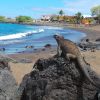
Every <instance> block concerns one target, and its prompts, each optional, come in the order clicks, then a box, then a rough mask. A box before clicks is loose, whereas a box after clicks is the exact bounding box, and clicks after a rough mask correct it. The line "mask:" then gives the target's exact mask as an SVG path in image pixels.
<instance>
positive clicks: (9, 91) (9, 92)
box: [0, 61, 18, 100]
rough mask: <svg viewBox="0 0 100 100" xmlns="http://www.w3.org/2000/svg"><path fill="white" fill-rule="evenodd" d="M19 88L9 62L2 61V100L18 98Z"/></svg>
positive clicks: (0, 90) (0, 64)
mask: <svg viewBox="0 0 100 100" xmlns="http://www.w3.org/2000/svg"><path fill="white" fill-rule="evenodd" d="M17 88H18V87H17V84H16V81H15V79H14V77H13V76H12V73H11V71H10V67H9V65H8V62H6V61H0V100H18V98H17V94H16V93H17Z"/></svg>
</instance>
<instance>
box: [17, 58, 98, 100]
mask: <svg viewBox="0 0 100 100" xmlns="http://www.w3.org/2000/svg"><path fill="white" fill-rule="evenodd" d="M88 71H89V74H90V76H91V78H92V79H93V80H94V81H95V80H96V74H95V73H94V72H93V71H92V70H91V69H90V68H88ZM19 90H20V91H21V94H22V95H21V100H98V99H97V96H98V95H97V94H98V92H97V90H98V89H97V88H96V87H95V86H93V85H92V84H91V83H90V82H89V81H88V80H87V79H86V78H85V77H84V75H83V74H82V72H81V71H80V69H79V68H78V65H77V63H76V62H75V61H68V60H65V59H64V58H62V57H52V58H49V59H39V60H38V61H37V62H36V63H35V65H34V66H33V71H32V72H30V73H29V74H27V75H25V77H24V78H23V81H22V83H21V84H20V87H19Z"/></svg>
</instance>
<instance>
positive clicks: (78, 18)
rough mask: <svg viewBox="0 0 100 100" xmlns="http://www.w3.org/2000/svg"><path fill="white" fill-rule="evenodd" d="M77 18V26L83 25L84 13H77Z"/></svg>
mask: <svg viewBox="0 0 100 100" xmlns="http://www.w3.org/2000/svg"><path fill="white" fill-rule="evenodd" d="M75 16H76V21H77V24H80V23H81V20H82V19H83V16H82V13H81V12H77V13H76V14H75Z"/></svg>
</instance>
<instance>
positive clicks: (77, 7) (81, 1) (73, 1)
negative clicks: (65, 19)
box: [63, 0, 100, 14]
mask: <svg viewBox="0 0 100 100" xmlns="http://www.w3.org/2000/svg"><path fill="white" fill-rule="evenodd" d="M63 2H64V7H66V8H68V9H71V8H72V9H73V10H72V13H74V12H78V11H80V12H82V13H85V14H88V13H90V9H91V8H92V7H94V6H96V5H100V0H95V1H94V0H70V1H69V0H63Z"/></svg>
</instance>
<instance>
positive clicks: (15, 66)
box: [9, 26, 100, 84]
mask: <svg viewBox="0 0 100 100" xmlns="http://www.w3.org/2000/svg"><path fill="white" fill-rule="evenodd" d="M56 27H58V26H56ZM60 27H64V28H70V29H73V30H76V31H80V32H84V33H86V37H85V38H89V39H91V40H92V41H95V39H97V38H100V31H98V30H97V31H96V30H94V29H92V28H93V27H68V26H66V27H65V26H60ZM56 53H57V49H56V47H55V48H54V47H50V48H46V49H45V50H37V51H36V52H31V53H19V54H12V55H11V54H10V55H9V56H10V57H11V58H13V59H15V60H16V59H22V58H25V59H30V60H32V63H12V62H9V65H10V67H11V71H12V74H13V76H14V77H15V79H16V81H17V82H18V84H20V83H21V81H22V78H23V77H24V75H25V74H28V73H30V72H31V71H32V68H33V65H34V64H35V62H36V61H37V60H38V59H41V58H42V59H47V58H50V57H52V56H54V55H55V54H56ZM81 53H82V54H83V56H85V58H86V61H87V62H88V63H89V64H90V65H91V66H92V67H91V68H92V69H93V70H94V71H95V72H97V73H98V74H99V73H100V66H99V65H100V50H97V51H96V52H91V51H86V52H81Z"/></svg>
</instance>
